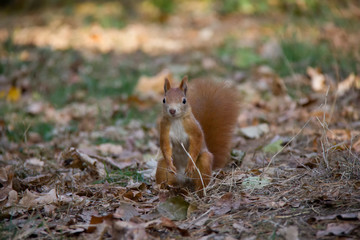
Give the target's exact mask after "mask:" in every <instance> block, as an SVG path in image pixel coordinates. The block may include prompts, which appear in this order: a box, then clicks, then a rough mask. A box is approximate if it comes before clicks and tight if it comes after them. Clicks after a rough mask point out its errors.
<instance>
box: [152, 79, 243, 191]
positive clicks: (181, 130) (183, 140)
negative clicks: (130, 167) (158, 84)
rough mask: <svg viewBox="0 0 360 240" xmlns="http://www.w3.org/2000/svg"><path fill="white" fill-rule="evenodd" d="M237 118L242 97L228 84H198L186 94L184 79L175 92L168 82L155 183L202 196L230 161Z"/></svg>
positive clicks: (192, 84)
mask: <svg viewBox="0 0 360 240" xmlns="http://www.w3.org/2000/svg"><path fill="white" fill-rule="evenodd" d="M238 114H239V97H238V93H237V91H236V90H235V89H233V88H231V87H230V86H226V85H225V84H224V83H221V82H214V81H207V80H205V79H197V80H194V81H192V82H191V84H190V85H189V89H188V77H187V76H185V77H184V78H183V79H182V81H181V83H180V86H179V87H177V88H173V87H171V84H170V82H169V80H168V79H167V78H165V83H164V98H163V113H162V117H161V121H160V149H161V152H162V155H163V158H161V159H160V160H159V162H158V165H157V169H156V175H155V179H156V183H157V184H162V183H165V184H167V185H172V186H179V185H180V186H181V185H187V186H190V187H191V188H192V189H194V188H195V190H196V191H199V192H200V194H201V190H203V191H204V190H205V188H206V186H207V185H208V184H209V182H210V179H211V174H212V171H213V170H215V169H220V168H223V167H224V166H225V165H226V163H227V162H228V159H229V155H230V154H229V152H230V148H231V138H232V132H233V130H234V127H235V126H236V122H237V117H238ZM194 162H195V164H196V167H195V165H194ZM200 175H201V176H200ZM204 193H205V192H204Z"/></svg>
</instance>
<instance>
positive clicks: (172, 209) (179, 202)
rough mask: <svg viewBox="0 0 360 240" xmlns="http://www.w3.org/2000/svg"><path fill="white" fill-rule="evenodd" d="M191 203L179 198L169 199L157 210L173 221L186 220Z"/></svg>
mask: <svg viewBox="0 0 360 240" xmlns="http://www.w3.org/2000/svg"><path fill="white" fill-rule="evenodd" d="M189 205H190V204H189V203H188V202H186V201H185V200H184V198H182V197H180V196H177V197H172V198H169V199H167V200H166V201H165V202H162V203H160V204H159V206H158V207H157V210H158V211H159V213H160V214H161V215H163V216H164V217H167V218H169V219H171V220H177V221H181V220H185V219H186V216H187V210H188V207H189Z"/></svg>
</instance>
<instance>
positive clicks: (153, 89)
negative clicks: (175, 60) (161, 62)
mask: <svg viewBox="0 0 360 240" xmlns="http://www.w3.org/2000/svg"><path fill="white" fill-rule="evenodd" d="M165 78H168V79H169V81H170V83H171V84H173V83H174V80H173V77H172V73H171V72H170V70H168V69H164V70H162V71H161V72H160V73H158V74H157V75H156V76H153V77H145V76H143V77H140V79H139V82H138V84H137V86H136V88H135V90H136V91H137V92H138V93H140V94H141V95H144V96H149V97H157V96H159V95H162V94H163V92H164V80H165Z"/></svg>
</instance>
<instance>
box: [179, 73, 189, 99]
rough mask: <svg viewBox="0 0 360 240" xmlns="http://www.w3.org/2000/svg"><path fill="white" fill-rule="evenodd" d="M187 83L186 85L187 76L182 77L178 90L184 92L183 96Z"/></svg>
mask: <svg viewBox="0 0 360 240" xmlns="http://www.w3.org/2000/svg"><path fill="white" fill-rule="evenodd" d="M187 83H188V76H184V77H183V79H182V80H181V83H180V89H181V90H182V91H183V92H184V94H185V95H186V91H187Z"/></svg>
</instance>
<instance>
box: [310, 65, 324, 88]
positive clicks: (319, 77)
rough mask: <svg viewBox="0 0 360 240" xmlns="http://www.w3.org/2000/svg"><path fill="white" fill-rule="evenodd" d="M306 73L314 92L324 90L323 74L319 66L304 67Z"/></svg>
mask: <svg viewBox="0 0 360 240" xmlns="http://www.w3.org/2000/svg"><path fill="white" fill-rule="evenodd" d="M306 72H307V74H308V75H309V77H310V80H311V87H312V89H313V90H314V91H316V92H322V91H325V90H326V89H325V86H326V85H325V80H326V79H325V76H324V74H322V72H321V70H320V69H319V68H312V67H308V68H307V69H306Z"/></svg>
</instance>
